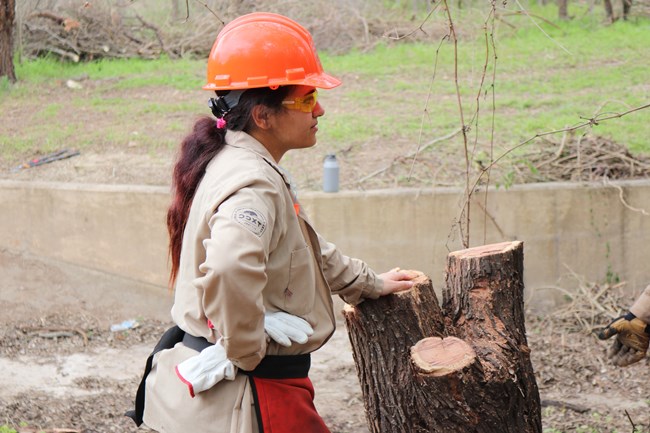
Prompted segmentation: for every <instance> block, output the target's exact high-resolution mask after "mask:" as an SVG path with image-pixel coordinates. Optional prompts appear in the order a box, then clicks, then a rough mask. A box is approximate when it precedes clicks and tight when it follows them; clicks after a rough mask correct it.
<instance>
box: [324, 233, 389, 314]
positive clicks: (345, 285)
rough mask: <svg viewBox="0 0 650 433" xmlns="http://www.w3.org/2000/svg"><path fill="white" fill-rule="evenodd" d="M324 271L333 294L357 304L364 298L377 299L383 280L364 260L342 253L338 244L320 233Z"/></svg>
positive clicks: (349, 302)
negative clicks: (328, 240)
mask: <svg viewBox="0 0 650 433" xmlns="http://www.w3.org/2000/svg"><path fill="white" fill-rule="evenodd" d="M318 242H319V244H320V248H321V259H322V262H323V273H324V275H325V279H326V280H327V283H328V284H329V286H330V290H331V291H332V293H333V294H335V295H339V296H341V298H343V300H344V301H345V302H347V303H348V304H351V305H357V304H359V303H361V302H362V301H363V300H364V299H366V298H370V299H377V298H378V297H379V295H380V294H381V290H382V288H383V285H384V283H383V281H382V280H381V278H379V277H378V276H377V274H376V273H375V272H374V271H373V270H372V269H370V267H369V266H368V265H367V264H366V263H365V262H363V261H361V260H359V259H355V258H352V257H348V256H346V255H344V254H342V253H341V252H340V251H339V250H338V248H336V245H334V244H333V243H331V242H327V241H326V240H325V239H324V238H323V237H322V236H320V235H318Z"/></svg>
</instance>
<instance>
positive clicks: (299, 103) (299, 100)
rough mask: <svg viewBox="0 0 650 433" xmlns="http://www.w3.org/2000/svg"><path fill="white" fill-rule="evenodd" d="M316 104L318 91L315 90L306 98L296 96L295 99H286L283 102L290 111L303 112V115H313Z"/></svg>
mask: <svg viewBox="0 0 650 433" xmlns="http://www.w3.org/2000/svg"><path fill="white" fill-rule="evenodd" d="M316 104H318V91H317V90H314V91H313V92H311V93H309V94H307V95H305V96H296V97H295V98H293V99H285V100H284V101H282V105H284V106H285V107H286V108H288V109H289V110H296V111H302V112H303V113H311V112H312V111H314V108H315V107H316Z"/></svg>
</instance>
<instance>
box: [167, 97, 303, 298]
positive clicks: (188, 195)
mask: <svg viewBox="0 0 650 433" xmlns="http://www.w3.org/2000/svg"><path fill="white" fill-rule="evenodd" d="M290 90H291V86H282V87H280V88H278V89H276V90H271V89H270V88H268V87H262V88H257V89H250V90H247V91H246V92H244V94H243V95H242V96H241V98H240V100H239V104H237V106H235V107H234V108H233V109H232V110H231V111H230V112H228V114H226V115H225V116H224V120H226V128H217V125H216V121H215V118H214V117H207V116H206V117H202V118H200V119H199V120H197V121H196V123H195V124H194V127H193V129H192V132H191V133H190V134H188V135H187V136H186V137H185V138H184V139H183V141H182V142H181V145H180V149H179V153H178V157H177V159H176V164H175V165H174V171H173V174H172V195H173V196H172V202H171V205H170V206H169V210H168V211H167V230H168V231H169V257H170V261H171V270H170V275H169V285H170V287H173V285H174V282H175V281H176V277H177V276H178V268H179V265H180V259H181V247H182V245H183V232H184V230H185V224H186V223H187V218H188V215H189V213H190V207H191V206H192V200H193V199H194V194H195V192H196V189H197V188H198V186H199V183H200V182H201V179H203V175H204V174H205V169H206V167H207V165H208V163H209V162H210V161H211V160H212V158H214V157H215V155H216V154H217V153H219V151H220V150H221V149H222V148H223V146H224V144H225V142H226V140H225V137H226V129H230V130H233V131H245V132H249V130H250V129H251V128H252V126H253V124H252V122H253V121H252V119H251V112H252V109H253V107H254V106H256V105H264V106H267V107H269V108H270V109H272V110H276V111H279V110H281V109H282V101H283V100H284V99H285V98H286V96H287V95H288V94H289V92H290ZM225 93H227V92H221V91H219V92H217V95H218V96H224V95H225Z"/></svg>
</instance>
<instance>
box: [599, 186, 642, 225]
mask: <svg viewBox="0 0 650 433" xmlns="http://www.w3.org/2000/svg"><path fill="white" fill-rule="evenodd" d="M603 183H604V184H605V186H610V187H612V188H616V189H617V190H618V198H619V199H620V200H621V203H623V206H625V207H626V208H627V209H629V210H631V211H633V212H639V213H640V214H641V215H643V216H650V213H648V211H646V210H645V209H639V208H636V207H632V206H630V205H629V204H628V203H627V201H625V197H623V188H621V187H620V185H614V184H613V183H611V182H610V181H609V179H608V178H607V177H605V178H604V179H603Z"/></svg>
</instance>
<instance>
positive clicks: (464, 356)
mask: <svg viewBox="0 0 650 433" xmlns="http://www.w3.org/2000/svg"><path fill="white" fill-rule="evenodd" d="M411 359H412V360H413V363H414V364H415V365H416V366H417V367H418V368H419V369H420V370H421V371H422V372H424V373H430V374H431V375H432V376H444V375H446V374H449V373H452V372H455V371H459V370H462V369H463V368H465V367H467V366H468V365H469V364H471V363H472V362H474V360H475V359H476V353H475V352H474V349H472V346H470V345H469V344H467V343H466V342H464V341H463V340H461V339H460V338H456V337H445V338H440V337H429V338H425V339H422V340H420V341H418V342H417V343H416V344H415V346H413V347H412V348H411Z"/></svg>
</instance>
